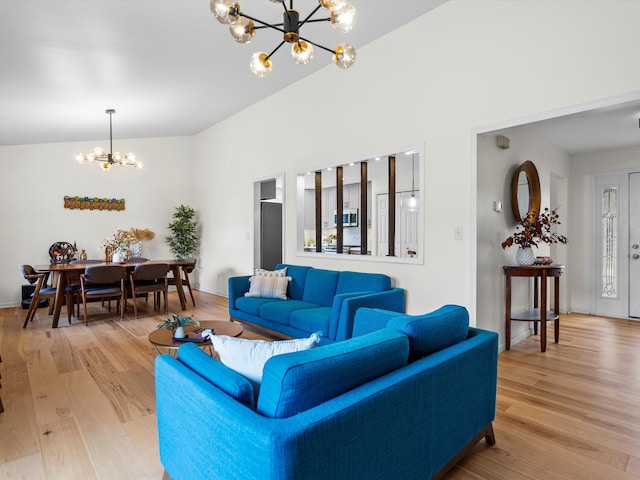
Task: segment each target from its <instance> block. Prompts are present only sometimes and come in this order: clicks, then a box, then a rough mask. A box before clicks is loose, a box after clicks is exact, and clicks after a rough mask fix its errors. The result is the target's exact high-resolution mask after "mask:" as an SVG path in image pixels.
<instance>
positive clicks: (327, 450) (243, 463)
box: [155, 306, 498, 480]
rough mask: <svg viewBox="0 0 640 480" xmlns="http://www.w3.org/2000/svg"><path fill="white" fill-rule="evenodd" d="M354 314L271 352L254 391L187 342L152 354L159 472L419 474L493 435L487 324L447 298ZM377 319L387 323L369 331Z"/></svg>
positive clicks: (444, 465)
mask: <svg viewBox="0 0 640 480" xmlns="http://www.w3.org/2000/svg"><path fill="white" fill-rule="evenodd" d="M356 317H357V318H356V325H358V324H360V327H358V329H359V330H358V331H359V332H360V333H361V334H359V335H358V336H354V337H353V338H351V339H348V340H345V341H342V342H335V343H332V344H329V345H324V346H319V347H316V348H313V349H311V350H306V351H301V352H295V353H287V354H281V355H277V356H274V357H272V358H270V359H269V360H268V361H267V362H266V364H265V366H264V370H263V378H262V384H261V387H260V390H259V394H258V396H257V400H256V399H255V396H254V394H253V392H252V390H251V384H250V383H249V382H248V381H247V380H246V379H244V377H241V376H240V375H239V374H237V373H236V372H234V371H233V370H231V369H229V368H227V367H225V366H224V365H222V364H221V363H220V362H218V361H216V360H214V359H213V358H211V357H209V356H208V355H207V354H206V353H204V352H203V351H202V350H200V349H199V348H197V347H196V346H195V345H193V344H186V345H184V346H182V347H180V349H179V350H178V355H177V358H173V357H171V356H170V355H161V356H159V357H157V359H156V370H155V377H156V401H157V419H158V436H159V444H160V460H161V462H162V464H163V465H164V467H165V469H166V473H167V474H168V475H170V476H171V478H172V479H173V480H187V479H188V480H198V479H212V478H216V479H224V480H232V479H237V480H251V479H255V480H326V479H333V480H343V479H344V480H347V479H348V480H357V479H363V480H376V479H380V480H383V479H384V480H388V479H390V478H401V479H403V480H418V479H419V480H424V479H428V478H440V477H441V476H443V475H444V474H445V473H446V471H447V470H448V469H450V468H451V467H452V466H453V465H455V463H456V462H457V461H459V460H460V458H462V456H463V455H464V454H466V453H467V452H468V450H470V449H471V447H473V445H474V444H475V443H477V442H478V441H480V440H481V439H482V438H483V437H484V438H485V439H486V442H487V443H488V444H490V445H492V444H493V443H494V436H493V429H492V421H493V419H494V416H495V407H496V380H497V355H498V336H497V334H496V333H494V332H488V331H484V330H479V329H475V328H469V327H468V314H467V311H466V309H464V308H463V307H456V306H445V307H443V308H442V309H439V310H438V311H436V312H433V313H432V314H427V315H423V316H419V317H415V316H408V315H398V314H397V313H394V312H387V311H383V310H377V309H368V308H363V309H360V310H359V311H358V313H357V315H356ZM376 323H378V324H383V323H385V324H386V326H385V328H382V329H380V330H374V331H370V332H368V333H367V332H366V330H368V329H369V328H370V327H372V326H373V325H374V324H376ZM356 333H358V332H356ZM425 352H430V353H427V354H425Z"/></svg>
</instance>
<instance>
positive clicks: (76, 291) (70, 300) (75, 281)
mask: <svg viewBox="0 0 640 480" xmlns="http://www.w3.org/2000/svg"><path fill="white" fill-rule="evenodd" d="M99 263H104V262H103V261H102V260H72V261H70V262H69V265H76V264H82V265H97V264H99ZM67 281H68V283H67V286H66V287H65V292H64V293H65V299H66V302H67V305H71V306H72V307H73V308H72V309H71V315H74V313H73V312H74V311H75V312H76V313H75V317H76V318H80V304H81V303H82V289H81V287H80V273H79V272H78V273H75V272H74V273H73V274H71V273H70V274H69V275H68V279H67Z"/></svg>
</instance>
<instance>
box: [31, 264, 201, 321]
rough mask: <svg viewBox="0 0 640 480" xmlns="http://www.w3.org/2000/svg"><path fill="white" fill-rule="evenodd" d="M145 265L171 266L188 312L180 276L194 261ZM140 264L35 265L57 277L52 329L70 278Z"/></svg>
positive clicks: (130, 267) (57, 317)
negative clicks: (98, 268) (93, 268)
mask: <svg viewBox="0 0 640 480" xmlns="http://www.w3.org/2000/svg"><path fill="white" fill-rule="evenodd" d="M145 263H166V264H168V265H169V268H170V269H171V271H172V272H173V277H174V278H175V285H176V290H177V291H178V298H179V299H180V306H181V307H182V310H186V308H187V300H186V297H185V295H184V289H183V284H182V275H180V269H181V268H183V267H189V266H195V263H194V262H193V260H147V261H146V262H145ZM139 264H140V263H139V262H131V263H127V262H126V261H125V262H118V263H115V262H103V263H94V262H87V263H84V262H82V261H76V262H72V263H50V264H45V265H34V269H35V270H36V271H37V272H42V273H44V272H51V273H52V274H54V275H55V276H56V277H57V280H56V285H55V288H56V297H55V300H54V307H53V319H52V321H51V328H57V327H58V321H59V320H60V312H61V311H62V304H63V303H64V301H65V289H66V287H67V285H69V278H70V277H74V276H78V275H80V274H82V273H84V271H85V269H86V268H87V267H88V266H95V265H122V266H124V267H126V269H127V271H128V272H129V271H133V269H134V268H135V266H136V265H139Z"/></svg>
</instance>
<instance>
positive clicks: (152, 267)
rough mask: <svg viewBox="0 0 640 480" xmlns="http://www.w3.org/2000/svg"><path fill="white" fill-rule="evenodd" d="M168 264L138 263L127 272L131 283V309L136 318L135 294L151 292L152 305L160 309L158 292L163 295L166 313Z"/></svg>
mask: <svg viewBox="0 0 640 480" xmlns="http://www.w3.org/2000/svg"><path fill="white" fill-rule="evenodd" d="M168 273H169V264H167V263H139V264H137V265H136V266H135V267H134V269H133V271H132V272H131V273H130V274H129V281H130V284H131V298H132V299H133V311H134V315H135V318H138V304H137V296H138V295H144V294H149V293H153V298H154V302H153V306H154V308H158V309H160V294H163V296H164V313H168V311H169V310H168V306H167V293H168V291H169V282H168V279H167V274H168Z"/></svg>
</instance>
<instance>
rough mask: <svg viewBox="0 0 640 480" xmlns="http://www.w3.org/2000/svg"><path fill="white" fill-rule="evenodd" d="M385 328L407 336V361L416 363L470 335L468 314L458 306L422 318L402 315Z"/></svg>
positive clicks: (440, 309)
mask: <svg viewBox="0 0 640 480" xmlns="http://www.w3.org/2000/svg"><path fill="white" fill-rule="evenodd" d="M387 328H391V329H394V330H397V331H399V332H402V333H404V334H405V335H407V337H409V344H410V346H411V348H410V358H411V360H416V359H418V358H422V357H425V356H427V355H430V354H432V353H435V352H437V351H439V350H442V349H443V348H447V347H450V346H451V345H455V344H456V343H458V342H461V341H462V340H464V339H465V338H467V335H468V333H469V312H468V311H467V309H466V308H464V307H461V306H459V305H444V306H443V307H440V308H439V309H437V310H435V311H433V312H430V313H427V314H424V315H401V316H397V317H394V318H392V319H390V320H389V322H388V323H387Z"/></svg>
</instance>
